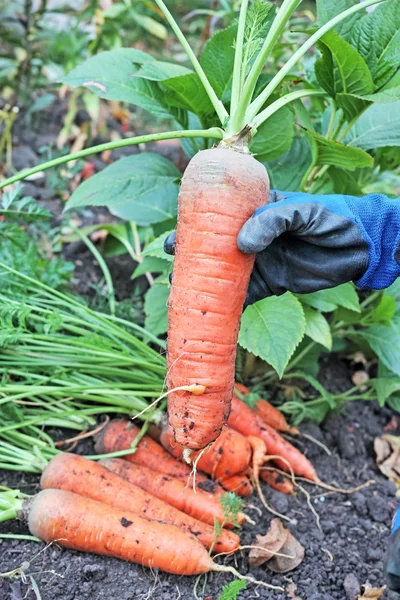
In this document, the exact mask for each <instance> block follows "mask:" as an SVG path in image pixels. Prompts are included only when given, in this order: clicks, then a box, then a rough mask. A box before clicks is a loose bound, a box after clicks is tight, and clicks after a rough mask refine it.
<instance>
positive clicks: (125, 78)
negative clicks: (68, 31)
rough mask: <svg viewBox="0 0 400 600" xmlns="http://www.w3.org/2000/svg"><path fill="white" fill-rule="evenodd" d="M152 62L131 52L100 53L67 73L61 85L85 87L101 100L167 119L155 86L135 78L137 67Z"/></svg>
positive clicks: (135, 51) (143, 55)
mask: <svg viewBox="0 0 400 600" xmlns="http://www.w3.org/2000/svg"><path fill="white" fill-rule="evenodd" d="M152 61H155V59H154V58H153V57H152V56H150V55H148V54H146V53H145V52H141V51H140V50H135V49H133V48H123V49H120V50H112V51H107V52H101V53H100V54H97V55H96V56H92V57H91V58H89V59H88V60H86V61H85V62H84V63H82V64H81V65H79V66H78V67H76V68H75V69H73V70H72V71H70V72H69V73H68V75H67V76H66V77H64V79H63V82H64V83H67V84H68V85H70V86H71V87H81V86H82V87H86V88H88V89H89V90H91V91H92V92H94V93H95V94H97V96H100V98H105V99H106V100H119V101H121V102H129V103H130V104H135V105H136V106H139V107H140V108H143V109H144V110H147V111H149V112H151V113H152V114H154V115H156V116H157V117H161V118H169V117H170V113H169V112H168V109H167V106H166V104H165V101H164V95H163V92H162V90H161V89H160V88H159V86H158V84H157V83H155V82H153V81H148V80H146V79H140V78H139V77H135V74H136V73H137V72H138V71H139V69H140V66H139V65H141V64H143V63H147V62H152Z"/></svg>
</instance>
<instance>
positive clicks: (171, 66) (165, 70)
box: [135, 60, 192, 81]
mask: <svg viewBox="0 0 400 600" xmlns="http://www.w3.org/2000/svg"><path fill="white" fill-rule="evenodd" d="M189 73H192V71H191V70H190V69H187V68H186V67H183V66H182V65H178V64H176V63H170V62H162V61H159V60H152V61H147V62H145V63H143V64H142V65H141V67H140V69H139V70H138V71H137V72H136V73H135V77H139V78H142V79H150V80H151V81H165V80H166V79H171V77H179V76H181V75H188V74H189Z"/></svg>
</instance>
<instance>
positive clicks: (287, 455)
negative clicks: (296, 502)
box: [228, 397, 318, 481]
mask: <svg viewBox="0 0 400 600" xmlns="http://www.w3.org/2000/svg"><path fill="white" fill-rule="evenodd" d="M228 425H229V426H230V427H232V428H233V429H236V431H239V432H240V433H242V434H243V435H247V436H248V435H253V436H256V437H259V438H261V439H262V440H263V441H264V442H265V445H266V447H267V452H268V455H275V456H279V457H281V458H282V459H284V460H279V459H274V462H275V463H276V464H277V465H279V467H280V468H281V469H283V470H285V471H290V468H289V467H288V463H289V464H290V466H291V468H292V469H293V472H294V473H295V474H296V475H301V476H303V477H306V478H307V479H310V480H312V481H318V477H317V474H316V472H315V469H314V467H313V466H312V464H311V463H310V461H309V460H308V459H307V458H306V457H305V456H304V455H303V454H301V452H300V451H299V450H297V448H295V447H294V446H292V444H289V442H287V441H286V440H285V439H284V438H283V437H282V436H281V435H279V433H278V432H277V431H275V429H273V428H272V427H270V426H269V425H267V423H265V422H264V421H262V419H260V417H258V416H257V415H256V414H255V413H254V412H253V411H252V410H251V408H250V407H249V406H247V404H245V403H244V402H242V401H241V400H239V399H238V398H235V397H233V399H232V407H231V414H230V415H229V420H228Z"/></svg>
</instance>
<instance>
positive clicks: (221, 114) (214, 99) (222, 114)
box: [154, 0, 229, 125]
mask: <svg viewBox="0 0 400 600" xmlns="http://www.w3.org/2000/svg"><path fill="white" fill-rule="evenodd" d="M154 1H155V3H156V4H157V6H158V7H159V9H160V10H161V11H162V12H163V14H164V16H165V18H166V19H167V21H168V23H169V24H170V26H171V28H172V30H173V32H174V33H175V35H176V37H177V38H178V40H179V41H180V43H181V45H182V48H183V49H184V50H185V52H186V54H187V55H188V58H189V60H190V62H191V63H192V65H193V68H194V70H195V71H196V73H197V75H198V76H199V79H200V81H201V83H202V84H203V87H204V89H205V91H206V93H207V96H208V97H209V99H210V102H211V104H212V105H213V107H214V109H215V112H216V113H217V115H218V118H219V120H220V121H221V124H222V125H224V124H225V122H226V121H227V119H228V118H229V115H228V112H227V111H226V109H225V107H224V105H223V104H222V102H221V100H220V99H219V98H218V96H217V94H216V93H215V91H214V88H213V87H212V85H211V83H210V82H209V81H208V78H207V75H206V74H205V73H204V71H203V68H202V66H201V64H200V63H199V61H198V60H197V57H196V55H195V53H194V52H193V50H192V48H191V46H190V44H189V42H188V41H187V39H186V38H185V36H184V34H183V33H182V31H181V29H180V27H179V25H178V23H177V22H176V21H175V19H174V17H173V16H172V15H171V13H170V12H169V10H168V8H167V7H166V6H165V4H164V2H163V0H154Z"/></svg>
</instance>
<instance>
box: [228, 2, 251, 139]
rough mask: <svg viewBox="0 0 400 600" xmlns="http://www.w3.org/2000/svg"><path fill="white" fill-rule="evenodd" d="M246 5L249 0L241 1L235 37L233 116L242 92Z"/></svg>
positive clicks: (244, 66)
mask: <svg viewBox="0 0 400 600" xmlns="http://www.w3.org/2000/svg"><path fill="white" fill-rule="evenodd" d="M248 5H249V0H242V5H241V7H240V15H239V24H238V32H237V37H236V48H235V62H234V65H233V78H232V96H231V115H233V114H234V112H235V111H236V108H237V106H238V104H239V98H240V94H241V91H242V90H241V84H242V69H245V68H246V65H244V64H243V44H244V32H245V27H246V17H247V7H248ZM235 133H237V132H235Z"/></svg>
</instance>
